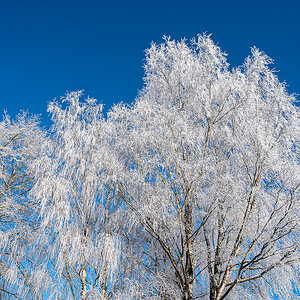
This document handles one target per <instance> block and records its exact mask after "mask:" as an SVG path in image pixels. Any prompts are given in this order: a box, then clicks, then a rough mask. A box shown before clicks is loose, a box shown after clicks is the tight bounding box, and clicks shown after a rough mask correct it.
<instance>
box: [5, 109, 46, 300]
mask: <svg viewBox="0 0 300 300" xmlns="http://www.w3.org/2000/svg"><path fill="white" fill-rule="evenodd" d="M43 141H44V134H43V132H42V130H41V129H40V128H39V126H38V120H37V118H36V117H34V116H29V115H28V114H26V113H20V114H19V115H18V116H17V117H16V118H15V119H11V118H10V117H9V115H8V114H6V113H5V114H4V116H3V119H2V121H1V122H0V168H1V170H0V226H1V227H0V235H1V238H0V276H1V287H0V291H1V294H0V298H1V299H2V298H3V299H5V297H8V298H10V297H13V296H16V295H17V293H18V291H19V290H21V289H23V290H24V289H25V290H30V282H29V281H28V280H27V272H28V271H29V270H28V269H29V268H30V261H29V260H28V259H29V257H28V256H27V251H28V243H29V242H30V240H31V239H32V235H33V233H34V231H35V227H36V217H37V212H36V203H34V202H33V201H31V200H30V199H29V198H28V197H27V195H28V192H29V191H30V189H31V188H32V186H33V184H34V178H33V169H32V163H33V160H34V159H36V158H37V157H38V155H39V153H40V151H41V147H42V144H43Z"/></svg>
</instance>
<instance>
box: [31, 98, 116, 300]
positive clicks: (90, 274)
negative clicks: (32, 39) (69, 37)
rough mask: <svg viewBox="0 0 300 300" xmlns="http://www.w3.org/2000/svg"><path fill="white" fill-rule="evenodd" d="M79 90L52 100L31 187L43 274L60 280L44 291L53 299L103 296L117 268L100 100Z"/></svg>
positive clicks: (111, 202)
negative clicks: (42, 151) (37, 205)
mask: <svg viewBox="0 0 300 300" xmlns="http://www.w3.org/2000/svg"><path fill="white" fill-rule="evenodd" d="M81 94H82V93H81V92H74V93H70V94H68V95H67V96H66V98H63V99H62V104H59V103H57V102H52V103H50V105H49V107H48V110H49V112H50V113H51V115H52V120H53V126H52V134H51V140H49V144H48V146H47V149H46V151H45V155H44V156H43V157H42V158H41V159H40V160H39V161H37V162H36V164H37V165H36V170H37V174H36V178H37V183H36V185H35V186H34V189H33V190H32V194H33V195H34V196H35V197H37V199H39V200H40V202H41V228H40V236H39V239H38V241H37V243H38V245H39V247H40V246H41V245H42V246H43V247H40V249H41V253H40V254H41V257H43V255H46V256H47V260H48V262H47V268H46V270H45V271H46V272H48V273H47V274H45V276H50V277H51V276H54V275H55V276H57V280H59V284H57V285H55V286H51V289H50V290H49V291H48V292H47V293H51V295H52V296H53V297H54V298H56V297H59V298H60V297H73V298H76V299H77V298H78V297H79V298H81V299H94V297H95V295H98V294H99V295H102V294H103V295H104V294H105V295H106V294H107V293H108V290H109V287H111V286H113V283H114V276H113V274H114V272H115V271H116V270H117V269H118V259H119V238H118V235H117V234H113V232H114V226H115V225H114V220H113V218H112V210H113V209H116V207H114V201H115V200H114V199H113V198H112V195H111V194H112V192H111V191H110V190H111V187H110V185H111V179H110V176H109V175H108V172H109V170H108V167H109V157H108V156H107V153H105V144H104V140H105V136H104V131H105V121H104V120H103V118H102V115H101V112H102V105H99V104H97V103H96V101H95V100H94V99H90V98H88V99H86V100H85V101H84V102H80V101H79V98H80V96H81ZM62 105H64V106H65V107H62ZM53 280H54V279H53ZM62 287H64V289H62ZM93 295H94V296H93ZM105 295H104V296H105Z"/></svg>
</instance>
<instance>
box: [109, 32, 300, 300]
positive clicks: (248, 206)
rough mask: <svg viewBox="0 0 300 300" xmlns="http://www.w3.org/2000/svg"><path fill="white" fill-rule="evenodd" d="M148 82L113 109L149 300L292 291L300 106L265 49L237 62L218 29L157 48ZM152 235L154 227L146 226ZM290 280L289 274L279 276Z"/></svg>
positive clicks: (149, 61) (122, 188) (150, 56)
mask: <svg viewBox="0 0 300 300" xmlns="http://www.w3.org/2000/svg"><path fill="white" fill-rule="evenodd" d="M146 54H147V55H146V64H145V86H144V88H143V90H142V91H141V93H140V95H139V96H138V98H137V100H136V102H135V103H134V105H133V106H124V105H117V106H115V107H114V109H113V110H112V112H111V113H110V121H111V122H112V123H113V124H114V126H115V128H116V130H115V145H114V149H115V150H114V151H115V152H116V153H117V155H118V157H119V159H120V161H122V162H123V166H124V170H125V171H123V172H121V173H120V177H119V196H120V198H121V199H123V201H124V202H125V203H126V204H127V207H128V208H130V209H131V211H132V212H133V213H134V215H135V220H136V224H138V225H137V226H138V228H139V229H140V231H139V232H138V233H137V234H136V235H135V236H132V237H131V240H132V243H133V245H134V247H135V249H136V251H137V252H139V255H138V258H135V259H136V263H137V266H136V268H137V269H139V268H140V269H142V270H143V271H144V272H146V273H142V272H141V271H139V272H141V273H140V274H142V275H141V276H140V278H139V282H140V285H141V286H143V288H142V289H143V291H144V296H143V297H145V298H147V297H149V298H152V297H154V298H157V299H185V300H187V299H189V300H191V299H199V298H205V299H208V298H209V299H214V300H217V299H218V300H219V299H224V298H228V297H230V299H241V298H243V299H254V298H255V299H259V298H261V299H267V298H270V299H271V298H272V297H273V296H274V295H278V296H280V297H282V298H284V299H289V298H292V297H293V296H292V295H293V293H294V292H293V288H295V287H296V286H297V274H298V273H297V272H299V249H298V247H299V235H298V230H299V228H298V222H299V212H298V211H299V191H298V187H299V156H298V154H299V153H298V151H299V144H298V143H299V109H298V108H297V107H296V106H295V104H294V102H295V98H294V96H293V95H289V94H288V93H287V91H286V88H285V85H284V84H283V83H280V82H279V80H278V78H277V76H276V75H275V74H274V71H273V70H271V69H270V67H269V65H270V63H271V60H270V58H268V57H267V56H266V55H265V54H264V53H263V52H261V51H259V50H258V49H256V48H253V49H252V53H251V55H250V56H249V57H248V58H246V60H245V63H244V64H243V65H242V66H241V67H239V68H236V69H232V70H230V69H229V65H228V63H227V61H226V55H225V54H224V53H223V52H222V51H221V49H220V48H219V47H218V46H216V45H215V44H214V43H213V42H212V40H211V39H210V37H209V36H206V35H199V36H198V38H197V39H194V40H192V42H191V43H190V44H188V43H187V42H186V41H185V40H182V41H180V42H176V41H173V40H171V39H169V38H166V39H165V42H164V43H162V44H161V45H156V44H153V45H152V46H151V48H150V49H149V50H147V52H146ZM141 231H142V232H143V233H141ZM279 278H280V279H279Z"/></svg>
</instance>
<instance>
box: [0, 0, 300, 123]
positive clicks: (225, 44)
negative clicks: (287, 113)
mask: <svg viewBox="0 0 300 300" xmlns="http://www.w3.org/2000/svg"><path fill="white" fill-rule="evenodd" d="M298 3H299V2H298V1H296V0H294V1H289V0H286V1H280V2H279V1H263V0H261V1H256V0H255V1H218V0H216V1H201V0H198V1H188V0H186V1H163V0H160V1H157V0H154V1H142V0H141V1H91V0H85V1H78V0H73V1H70V0H60V1H56V0H52V1H47V0H42V1H41V0H39V1H31V0H26V1H25V0H24V1H18V0H15V1H12V0H6V1H4V0H2V1H0V37H1V47H0V87H1V96H0V97H1V99H0V111H1V112H3V110H4V109H7V110H8V113H9V114H11V115H15V114H16V113H17V112H18V111H19V110H20V109H23V110H28V111H29V112H31V113H40V114H42V122H43V124H47V121H46V120H47V112H46V107H47V103H48V102H49V101H51V100H52V99H54V98H59V97H60V96H62V95H64V94H65V92H66V91H73V90H81V89H84V90H85V91H86V94H87V95H90V96H92V97H95V98H97V99H98V100H101V101H102V102H103V103H104V104H105V106H106V108H109V107H110V106H111V105H112V104H113V103H116V102H119V101H126V102H132V101H133V100H134V98H135V96H136V95H137V91H138V90H139V89H140V88H141V87H142V84H143V83H142V77H143V69H142V65H143V59H144V50H145V49H146V48H148V47H149V46H150V43H151V41H154V42H156V43H160V42H161V41H162V39H161V38H162V36H163V35H170V36H171V37H172V38H175V39H181V38H183V37H186V38H191V37H194V36H196V35H197V34H198V33H203V32H207V33H212V39H213V40H214V41H215V42H217V43H218V44H219V45H220V46H221V48H222V49H223V50H224V51H226V52H227V53H228V54H229V56H228V59H229V62H230V63H231V65H232V66H237V65H239V64H241V63H242V62H243V60H244V58H245V57H246V56H247V55H248V54H249V53H250V47H251V46H253V45H255V46H257V47H258V48H260V49H261V50H263V51H265V52H266V53H267V54H268V55H269V56H270V57H271V58H273V59H274V62H275V64H274V68H275V69H276V70H280V72H279V73H278V76H279V78H280V80H282V81H283V80H285V81H286V82H287V83H288V85H289V87H288V89H289V91H290V92H291V93H297V94H299V93H300V76H299V70H300V60H299V53H300V24H299V20H300V17H299V11H300V4H298ZM298 98H299V97H298Z"/></svg>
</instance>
